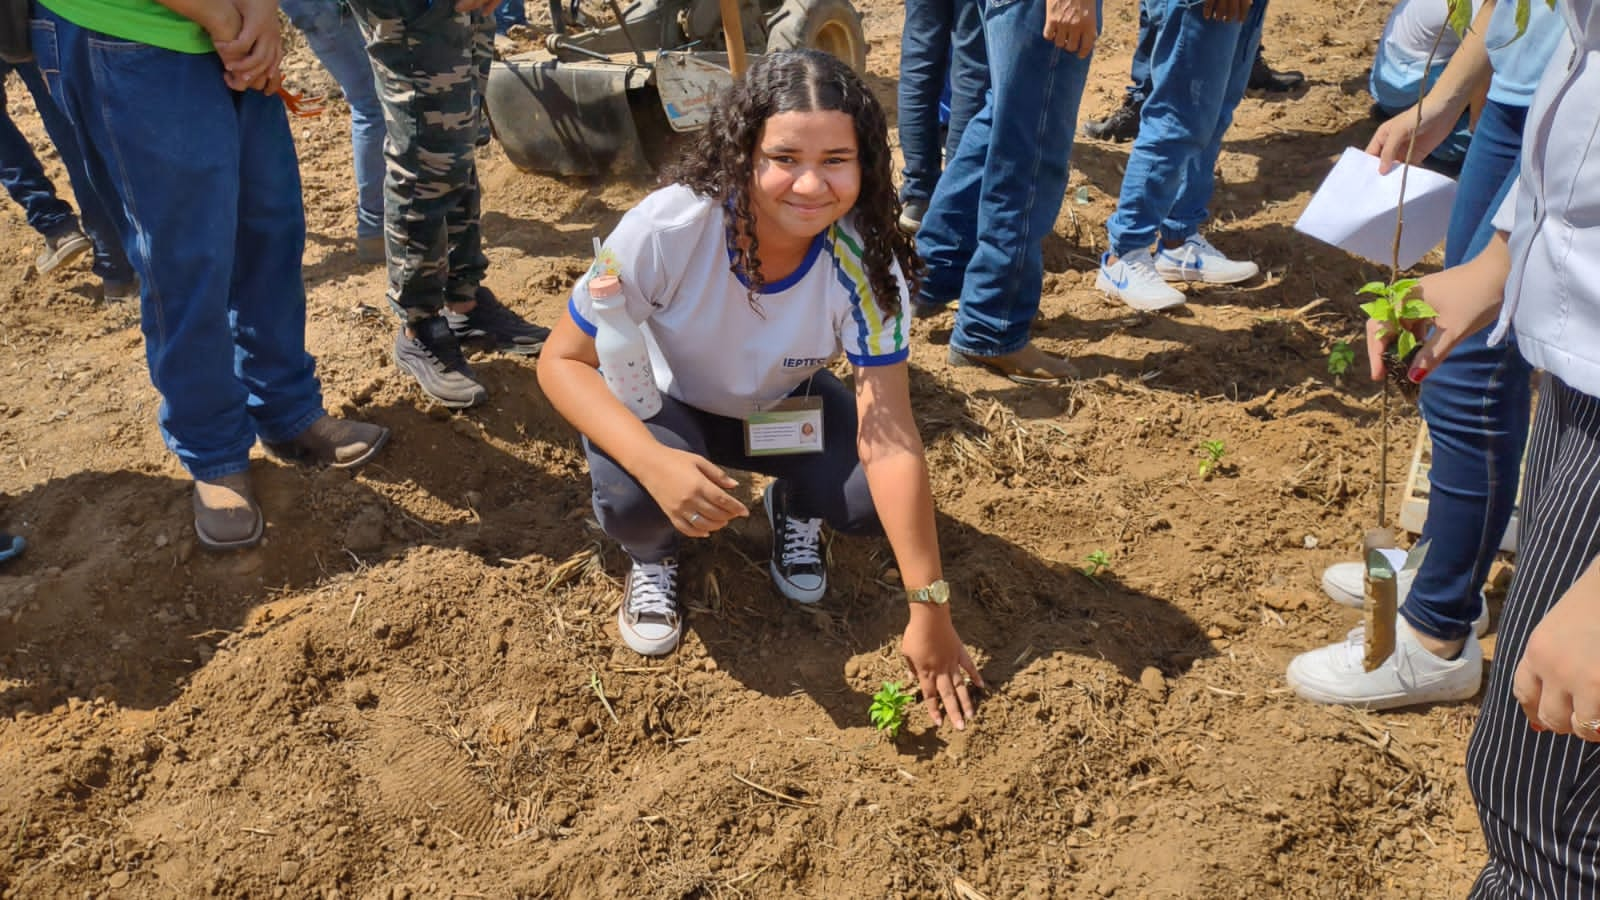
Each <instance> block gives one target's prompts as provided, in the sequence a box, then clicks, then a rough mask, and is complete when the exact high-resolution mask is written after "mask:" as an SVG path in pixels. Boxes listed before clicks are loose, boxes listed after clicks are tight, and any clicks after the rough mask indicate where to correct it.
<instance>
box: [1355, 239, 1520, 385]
mask: <svg viewBox="0 0 1600 900" xmlns="http://www.w3.org/2000/svg"><path fill="white" fill-rule="evenodd" d="M1510 272H1511V252H1510V250H1509V249H1508V248H1507V246H1506V238H1505V235H1504V234H1503V233H1497V234H1496V235H1495V236H1494V237H1493V238H1491V239H1490V240H1489V244H1488V246H1487V247H1485V248H1484V249H1483V252H1482V253H1479V254H1478V255H1477V256H1475V257H1473V258H1472V259H1471V260H1469V261H1468V262H1464V263H1462V264H1461V265H1459V266H1455V267H1453V268H1449V269H1445V270H1444V271H1442V272H1435V273H1433V274H1432V275H1426V276H1423V277H1422V278H1420V279H1406V280H1404V281H1400V282H1396V283H1395V285H1394V288H1399V287H1400V286H1401V285H1403V284H1407V282H1410V285H1409V287H1410V290H1409V295H1408V296H1407V297H1406V298H1405V300H1404V302H1403V303H1402V304H1401V306H1400V308H1399V309H1398V310H1397V309H1396V308H1395V306H1394V302H1393V300H1392V299H1390V298H1387V297H1385V298H1382V299H1384V300H1388V309H1386V310H1385V309H1381V308H1380V309H1379V312H1384V313H1386V314H1387V313H1394V314H1395V315H1394V317H1393V318H1386V319H1385V320H1384V321H1380V320H1379V319H1378V317H1377V315H1376V314H1374V313H1373V312H1372V310H1371V309H1369V307H1375V306H1377V305H1378V303H1379V301H1373V302H1372V303H1366V304H1363V305H1362V307H1361V308H1362V309H1364V310H1367V311H1368V315H1372V316H1373V319H1372V320H1371V321H1369V322H1368V323H1367V361H1368V363H1369V364H1370V366H1371V372H1372V380H1373V381H1380V380H1382V379H1383V377H1384V374H1385V372H1386V371H1387V368H1388V367H1387V365H1386V364H1385V360H1384V351H1385V349H1387V348H1388V346H1389V345H1390V344H1391V343H1393V344H1394V345H1395V349H1396V350H1400V349H1401V348H1402V347H1407V348H1410V349H1412V350H1415V351H1416V356H1415V358H1414V359H1412V360H1410V361H1409V362H1410V371H1409V373H1408V375H1409V377H1410V378H1411V380H1412V381H1421V380H1422V378H1423V377H1424V376H1426V375H1427V373H1429V372H1431V371H1433V370H1434V369H1436V368H1438V366H1439V363H1440V362H1442V361H1443V360H1444V358H1445V357H1446V356H1447V355H1449V353H1450V351H1451V350H1452V349H1454V347H1455V346H1456V344H1459V343H1461V341H1462V340H1463V339H1465V338H1467V337H1469V336H1471V335H1473V334H1475V333H1477V332H1478V331H1480V330H1482V329H1484V328H1487V327H1489V325H1491V324H1493V323H1494V320H1495V318H1496V317H1497V316H1498V315H1499V314H1500V301H1501V300H1502V299H1503V297H1504V296H1505V285H1506V276H1507V275H1509V274H1510ZM1374 284H1376V282H1374ZM1372 286H1373V285H1367V287H1372ZM1379 287H1380V291H1374V292H1369V293H1381V289H1382V288H1383V286H1381V285H1380V286H1379ZM1362 290H1363V291H1364V292H1366V291H1367V288H1362ZM1413 303H1414V304H1418V305H1419V306H1420V307H1421V309H1418V308H1417V307H1416V306H1412V305H1411V304H1413ZM1422 310H1426V311H1427V312H1428V313H1429V315H1428V316H1417V315H1414V313H1417V312H1420V311H1422ZM1408 339H1409V340H1408ZM1419 339H1420V340H1419ZM1402 342H1403V343H1402ZM1401 358H1402V359H1403V358H1404V357H1403V356H1402V357H1401Z"/></svg>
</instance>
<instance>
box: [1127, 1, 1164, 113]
mask: <svg viewBox="0 0 1600 900" xmlns="http://www.w3.org/2000/svg"><path fill="white" fill-rule="evenodd" d="M1152 6H1154V7H1156V8H1155V9H1154V10H1152V9H1151V7H1152ZM1162 9H1163V7H1161V6H1160V4H1159V2H1157V0H1139V40H1138V41H1137V42H1136V43H1135V44H1134V45H1133V61H1132V62H1131V63H1129V64H1128V101H1127V102H1129V103H1133V104H1140V103H1143V102H1144V101H1145V100H1146V98H1148V97H1149V96H1150V56H1151V55H1152V54H1154V53H1155V50H1156V30H1157V27H1158V22H1159V20H1158V19H1155V18H1152V17H1151V15H1152V13H1154V14H1155V15H1158V16H1159V15H1160V13H1161V12H1162Z"/></svg>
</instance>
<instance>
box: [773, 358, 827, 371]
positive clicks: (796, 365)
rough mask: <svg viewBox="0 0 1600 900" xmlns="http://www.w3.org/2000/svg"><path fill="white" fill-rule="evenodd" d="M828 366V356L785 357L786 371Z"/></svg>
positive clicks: (784, 365)
mask: <svg viewBox="0 0 1600 900" xmlns="http://www.w3.org/2000/svg"><path fill="white" fill-rule="evenodd" d="M827 364H828V358H827V357H826V356H785V357H784V358H783V367H784V368H785V369H815V368H816V367H818V366H825V365H827Z"/></svg>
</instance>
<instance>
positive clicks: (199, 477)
mask: <svg viewBox="0 0 1600 900" xmlns="http://www.w3.org/2000/svg"><path fill="white" fill-rule="evenodd" d="M183 467H184V468H185V469H187V470H188V472H189V477H190V478H193V479H194V480H195V481H216V480H217V479H219V478H226V477H227V476H229V475H237V474H238V473H240V472H248V471H250V457H248V456H246V457H244V458H243V459H240V460H237V461H235V462H226V463H216V464H215V465H210V466H204V467H195V466H191V465H189V464H188V463H184V465H183Z"/></svg>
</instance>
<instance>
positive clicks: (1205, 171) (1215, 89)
mask: <svg viewBox="0 0 1600 900" xmlns="http://www.w3.org/2000/svg"><path fill="white" fill-rule="evenodd" d="M1146 2H1147V3H1148V4H1149V6H1150V13H1149V15H1150V19H1151V21H1152V23H1153V24H1154V26H1155V43H1154V45H1153V46H1152V48H1151V50H1152V56H1151V58H1150V64H1151V87H1150V96H1149V97H1148V98H1146V100H1145V103H1144V107H1143V110H1142V111H1141V112H1140V114H1139V136H1138V137H1137V138H1136V139H1135V140H1134V143H1133V152H1132V153H1130V154H1129V155H1128V168H1127V171H1126V173H1125V174H1124V175H1123V176H1122V195H1121V196H1120V197H1119V198H1118V200H1117V211H1116V212H1115V213H1113V214H1112V216H1111V220H1110V221H1109V222H1107V223H1106V230H1107V231H1108V232H1110V234H1111V253H1112V254H1113V255H1115V256H1123V255H1125V254H1127V253H1130V252H1132V251H1135V250H1141V249H1144V248H1147V247H1149V246H1150V245H1151V244H1154V243H1155V241H1156V237H1157V236H1158V235H1159V236H1160V237H1162V238H1164V239H1166V240H1169V241H1172V242H1178V241H1183V240H1185V239H1187V238H1188V237H1189V236H1190V235H1193V234H1195V233H1196V232H1198V231H1199V230H1200V223H1201V222H1204V221H1205V220H1206V205H1207V204H1208V203H1210V202H1211V194H1212V191H1213V190H1214V189H1215V187H1216V174H1215V172H1216V165H1217V156H1218V154H1220V153H1221V152H1222V137H1223V135H1224V134H1226V133H1227V131H1228V126H1229V125H1231V124H1233V111H1234V108H1235V107H1237V106H1238V105H1239V100H1240V99H1242V98H1243V97H1244V91H1245V86H1246V85H1247V84H1248V83H1249V81H1250V67H1251V66H1252V65H1254V63H1255V58H1256V49H1257V48H1258V47H1259V46H1260V45H1261V22H1262V19H1263V17H1264V16H1265V14H1266V9H1267V4H1266V2H1265V0H1259V2H1256V3H1252V4H1251V5H1250V12H1249V14H1248V15H1247V16H1246V17H1245V20H1244V21H1243V22H1221V21H1215V20H1211V19H1207V18H1206V17H1205V3H1204V2H1203V0H1146Z"/></svg>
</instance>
